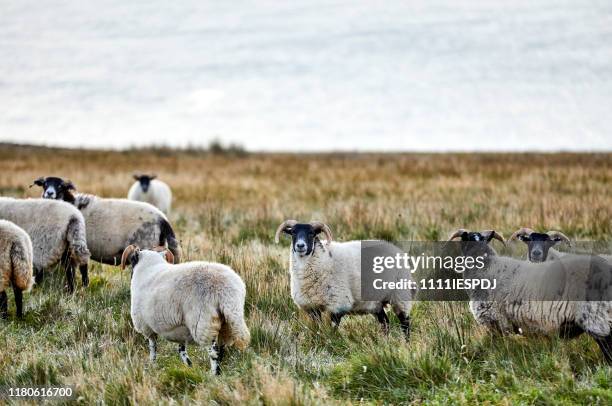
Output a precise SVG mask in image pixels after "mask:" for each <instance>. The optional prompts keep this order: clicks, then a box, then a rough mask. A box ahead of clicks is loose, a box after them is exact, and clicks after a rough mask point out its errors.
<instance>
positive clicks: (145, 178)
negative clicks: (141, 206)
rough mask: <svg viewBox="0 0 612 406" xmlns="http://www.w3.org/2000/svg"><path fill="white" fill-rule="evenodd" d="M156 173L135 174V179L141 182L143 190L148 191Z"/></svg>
mask: <svg viewBox="0 0 612 406" xmlns="http://www.w3.org/2000/svg"><path fill="white" fill-rule="evenodd" d="M155 178H156V176H155V175H151V176H149V175H134V179H136V180H137V181H138V182H139V183H140V187H141V188H142V191H143V192H145V193H147V192H148V191H149V186H151V181H152V180H153V179H155Z"/></svg>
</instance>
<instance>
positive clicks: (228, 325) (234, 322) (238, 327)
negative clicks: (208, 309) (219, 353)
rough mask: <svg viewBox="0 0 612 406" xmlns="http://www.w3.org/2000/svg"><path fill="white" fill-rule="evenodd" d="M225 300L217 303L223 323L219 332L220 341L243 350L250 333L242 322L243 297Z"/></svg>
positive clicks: (249, 338)
mask: <svg viewBox="0 0 612 406" xmlns="http://www.w3.org/2000/svg"><path fill="white" fill-rule="evenodd" d="M232 299H234V300H229V301H228V300H226V301H224V303H223V302H222V303H221V304H220V305H219V313H221V315H222V316H223V317H222V319H223V324H222V326H221V331H220V332H219V337H220V341H221V342H222V343H224V344H227V345H235V346H236V347H237V348H238V349H240V350H244V349H245V348H246V347H247V346H248V345H249V342H250V341H251V333H250V331H249V328H248V327H247V325H246V323H245V322H244V299H243V300H236V299H235V298H232Z"/></svg>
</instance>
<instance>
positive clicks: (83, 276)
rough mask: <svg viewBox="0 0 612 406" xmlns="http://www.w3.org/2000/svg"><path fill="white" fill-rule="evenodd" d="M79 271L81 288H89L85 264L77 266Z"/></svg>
mask: <svg viewBox="0 0 612 406" xmlns="http://www.w3.org/2000/svg"><path fill="white" fill-rule="evenodd" d="M79 271H81V282H82V283H83V286H89V275H88V273H87V264H83V265H81V266H79Z"/></svg>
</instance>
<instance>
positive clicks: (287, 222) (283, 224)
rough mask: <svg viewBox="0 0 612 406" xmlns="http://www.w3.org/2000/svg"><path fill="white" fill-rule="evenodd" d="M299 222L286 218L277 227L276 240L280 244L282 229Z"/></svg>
mask: <svg viewBox="0 0 612 406" xmlns="http://www.w3.org/2000/svg"><path fill="white" fill-rule="evenodd" d="M296 224H297V220H285V221H283V222H282V223H281V225H280V226H278V228H277V229H276V234H274V242H275V243H277V244H278V242H279V240H280V233H281V231H283V230H284V229H285V228H291V227H293V226H294V225H296Z"/></svg>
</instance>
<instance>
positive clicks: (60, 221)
mask: <svg viewBox="0 0 612 406" xmlns="http://www.w3.org/2000/svg"><path fill="white" fill-rule="evenodd" d="M0 218H1V219H5V220H9V221H11V222H13V223H15V224H17V225H18V226H19V227H21V228H23V229H24V230H25V231H26V232H27V233H28V235H29V236H30V238H31V239H32V246H33V250H34V251H33V254H34V259H33V261H34V262H33V266H34V274H35V278H36V282H37V283H40V282H41V281H42V279H43V276H44V271H45V270H47V269H50V268H52V267H54V266H55V265H58V264H62V265H65V269H66V280H67V287H68V290H69V291H70V292H73V291H74V269H75V267H79V266H83V265H84V266H85V267H86V266H87V261H89V257H90V252H89V249H88V247H87V239H86V230H85V220H84V219H83V215H82V214H81V213H80V212H79V211H78V210H77V209H76V208H75V207H73V206H71V205H70V204H68V203H65V202H59V201H53V200H44V199H13V198H9V197H2V198H0ZM85 270H86V268H85ZM81 280H82V282H83V285H84V286H87V284H88V282H89V279H88V276H87V272H86V271H85V272H83V268H81Z"/></svg>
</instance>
